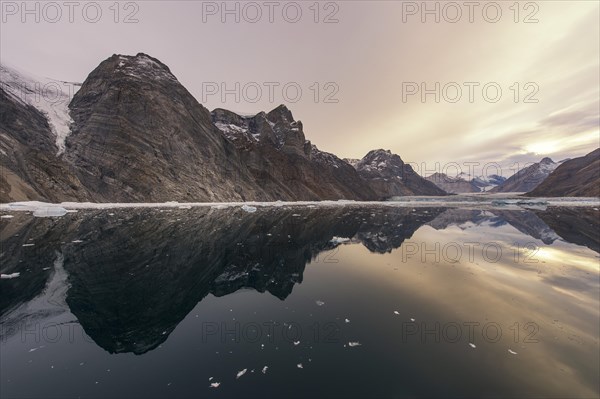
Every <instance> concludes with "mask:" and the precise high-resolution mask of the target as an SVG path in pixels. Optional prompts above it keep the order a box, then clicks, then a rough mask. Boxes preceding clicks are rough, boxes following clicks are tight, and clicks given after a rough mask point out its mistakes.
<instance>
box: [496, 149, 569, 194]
mask: <svg viewBox="0 0 600 399" xmlns="http://www.w3.org/2000/svg"><path fill="white" fill-rule="evenodd" d="M558 165H559V164H557V163H555V162H554V161H553V160H552V159H550V158H544V159H542V160H541V161H540V162H537V163H534V164H533V165H531V166H528V167H527V168H525V169H521V170H519V171H518V172H517V173H515V174H514V175H512V176H511V177H509V178H508V179H506V181H505V182H504V183H502V184H500V185H499V186H497V187H495V188H493V189H491V190H490V192H492V193H521V192H523V193H526V192H529V191H531V190H533V189H534V188H535V187H537V186H538V184H540V183H541V182H542V181H544V179H545V178H546V177H548V175H550V173H552V171H553V170H554V169H556V168H557V167H558Z"/></svg>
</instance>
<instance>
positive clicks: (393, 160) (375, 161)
mask: <svg viewBox="0 0 600 399" xmlns="http://www.w3.org/2000/svg"><path fill="white" fill-rule="evenodd" d="M355 168H356V170H357V171H358V174H359V175H360V176H361V177H362V178H363V179H364V180H365V181H367V182H368V184H369V186H370V187H371V189H372V190H373V191H374V192H375V193H376V194H377V197H378V199H388V198H391V197H395V196H404V195H446V192H445V191H444V190H442V189H441V188H439V187H437V186H436V185H435V184H433V183H431V182H429V181H427V180H425V179H424V178H422V177H421V176H420V175H419V174H418V173H416V172H415V171H414V170H413V168H412V167H411V166H410V165H408V164H405V163H404V161H402V159H401V158H400V156H398V155H396V154H392V153H391V152H390V151H389V150H387V151H386V150H381V149H379V150H373V151H370V152H369V153H368V154H367V155H365V156H364V158H363V159H361V160H360V161H358V162H357V163H356V165H355Z"/></svg>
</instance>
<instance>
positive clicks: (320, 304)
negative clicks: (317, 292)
mask: <svg viewBox="0 0 600 399" xmlns="http://www.w3.org/2000/svg"><path fill="white" fill-rule="evenodd" d="M315 303H316V304H317V306H323V305H325V302H323V301H321V300H319V299H317V300H316V301H315Z"/></svg>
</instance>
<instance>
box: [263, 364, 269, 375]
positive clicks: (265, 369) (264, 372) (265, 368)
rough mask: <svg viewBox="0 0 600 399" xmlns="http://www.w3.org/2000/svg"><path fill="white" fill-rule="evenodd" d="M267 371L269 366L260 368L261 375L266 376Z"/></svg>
mask: <svg viewBox="0 0 600 399" xmlns="http://www.w3.org/2000/svg"><path fill="white" fill-rule="evenodd" d="M268 369H269V366H265V367H263V368H262V373H263V374H267V370H268Z"/></svg>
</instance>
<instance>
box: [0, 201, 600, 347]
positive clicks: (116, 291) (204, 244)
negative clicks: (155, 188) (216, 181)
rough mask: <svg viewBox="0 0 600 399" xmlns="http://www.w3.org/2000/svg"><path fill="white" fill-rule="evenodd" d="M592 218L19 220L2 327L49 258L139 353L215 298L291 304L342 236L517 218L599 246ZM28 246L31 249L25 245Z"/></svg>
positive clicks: (145, 214) (548, 237)
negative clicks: (315, 263) (246, 296)
mask: <svg viewBox="0 0 600 399" xmlns="http://www.w3.org/2000/svg"><path fill="white" fill-rule="evenodd" d="M586 212H587V213H586ZM586 212H582V211H581V210H576V211H573V212H571V211H569V210H558V211H552V212H551V211H547V212H541V213H540V212H538V215H539V216H540V217H541V219H540V218H538V216H536V214H535V213H533V212H529V211H516V212H514V211H504V210H503V211H497V210H491V211H479V210H457V209H450V210H445V209H442V208H427V209H425V208H418V209H416V210H413V209H410V208H392V207H387V206H381V207H371V208H367V207H360V206H347V207H332V208H308V207H301V208H292V209H285V208H283V207H281V208H278V207H271V208H260V209H259V210H258V211H257V212H255V213H246V212H244V211H242V210H241V209H239V208H229V209H223V210H217V209H207V208H194V209H189V210H188V209H186V210H182V209H164V210H159V209H137V210H134V209H128V210H115V211H99V210H98V211H85V212H79V213H76V214H68V215H66V216H65V217H63V218H60V219H37V218H31V217H30V216H28V215H25V214H17V215H15V218H14V219H11V220H10V222H4V221H3V222H2V224H1V225H0V233H1V234H2V240H1V242H2V251H1V252H2V254H1V259H2V273H13V272H21V276H20V277H19V278H16V279H12V280H3V281H2V283H1V287H2V295H1V296H0V321H2V322H6V321H7V320H18V319H19V318H23V317H28V314H25V313H26V312H31V309H29V308H28V307H27V306H24V304H31V303H34V302H35V301H36V300H37V299H35V300H34V299H33V298H36V297H38V298H39V297H40V295H41V293H42V292H43V291H44V290H45V289H46V290H48V288H47V287H48V286H52V284H48V281H49V279H50V278H51V276H56V275H57V274H56V273H58V272H60V270H58V269H57V268H56V267H53V263H54V262H55V260H56V259H57V256H58V254H61V253H62V256H63V257H64V262H63V264H64V270H66V272H67V274H68V283H69V284H70V288H69V290H68V293H67V294H66V303H67V304H68V307H69V308H70V311H71V312H72V313H73V314H74V315H75V316H76V317H77V319H78V320H79V322H80V323H81V325H82V327H83V328H84V329H85V331H86V333H87V334H88V335H89V336H90V337H91V338H92V339H93V340H94V341H95V342H96V343H97V344H98V345H99V346H101V347H102V348H104V349H105V350H107V351H109V352H111V353H121V352H134V353H137V354H142V353H145V352H147V351H149V350H151V349H153V348H155V347H157V346H158V345H160V344H161V343H162V342H164V341H165V340H166V339H167V337H168V336H169V334H170V332H171V331H173V330H174V329H175V327H176V326H177V324H178V323H179V322H180V321H181V320H183V318H185V316H186V315H187V314H188V313H189V312H190V311H191V310H192V309H193V308H194V307H195V306H196V304H197V303H198V302H199V301H201V300H202V299H203V298H204V297H205V296H206V295H208V294H213V295H215V296H223V295H227V294H230V293H233V292H235V291H237V290H239V289H242V288H252V289H255V290H257V291H259V292H269V293H270V294H272V295H274V296H276V297H277V298H280V299H282V300H283V299H285V298H286V297H287V296H288V295H290V293H291V292H292V289H293V287H294V285H295V284H297V283H301V282H302V278H303V273H304V268H305V266H306V264H307V263H308V262H310V261H311V260H314V259H315V257H317V256H318V255H319V253H321V252H323V251H328V250H331V249H333V248H335V247H336V246H337V245H339V244H338V243H337V242H336V240H333V241H332V239H333V238H334V237H340V238H349V239H352V242H360V243H362V244H363V245H364V246H365V247H367V248H368V249H369V250H370V251H371V252H377V253H385V252H390V251H391V250H393V249H395V248H399V247H400V246H401V245H402V243H403V242H404V241H405V240H406V239H408V238H410V237H411V236H412V235H413V234H414V232H415V231H416V230H417V229H418V228H419V227H421V226H422V225H424V224H429V225H431V226H432V227H434V228H436V229H444V228H446V227H448V226H450V225H457V226H459V227H460V228H468V227H472V226H476V225H480V224H487V225H489V226H501V225H504V224H506V223H509V224H511V225H512V226H514V227H515V228H517V229H518V230H519V231H521V232H523V233H525V234H528V235H530V236H532V237H535V238H539V239H542V240H543V241H544V242H545V243H551V242H553V241H554V240H555V239H556V238H558V236H556V234H555V233H554V232H553V231H552V229H551V228H550V227H548V225H550V226H553V228H556V229H557V231H559V234H560V235H561V237H562V238H564V239H565V240H568V241H570V242H574V243H577V244H580V243H582V244H583V245H588V246H589V247H590V248H592V249H595V250H596V251H597V250H598V247H599V245H598V237H597V235H594V234H593V228H594V226H596V225H594V224H593V221H592V219H593V217H594V216H595V217H596V221H597V217H598V211H586ZM588 213H589V215H588ZM563 214H564V215H567V216H564V217H563V216H562V215H563ZM582 215H583V216H582ZM582 217H583V219H582ZM542 219H543V220H544V221H547V223H548V225H547V224H546V223H544V222H543V221H542ZM555 226H558V227H555ZM569 226H573V227H569ZM581 226H590V227H587V228H586V229H583V230H582V227H581ZM580 230H581V233H579V232H580ZM77 240H81V241H82V242H73V241H77ZM28 243H34V244H35V245H34V246H27V247H23V245H24V244H28ZM45 269H46V270H45ZM55 279H56V278H53V279H52V281H54V280H55ZM45 287H46V288H45ZM44 295H46V294H44ZM36 314H37V313H36ZM40 314H41V315H43V312H42V313H40Z"/></svg>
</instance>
